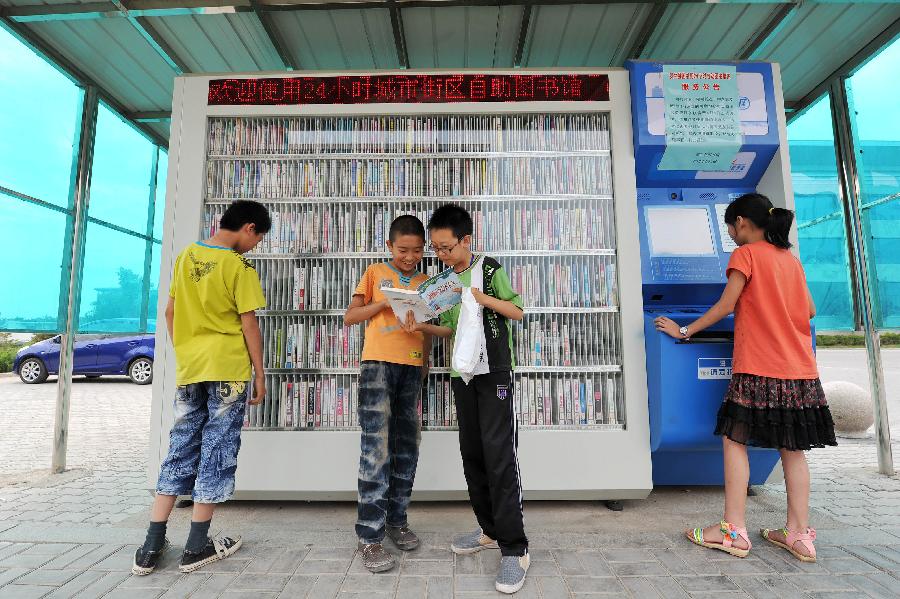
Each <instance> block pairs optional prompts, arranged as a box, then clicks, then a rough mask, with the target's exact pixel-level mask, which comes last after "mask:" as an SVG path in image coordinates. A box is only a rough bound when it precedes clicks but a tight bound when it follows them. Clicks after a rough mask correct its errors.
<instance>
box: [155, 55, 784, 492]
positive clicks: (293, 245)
mask: <svg viewBox="0 0 900 599" xmlns="http://www.w3.org/2000/svg"><path fill="white" fill-rule="evenodd" d="M654 66H655V67H658V66H659V65H658V64H656V65H653V64H652V63H647V66H644V63H635V64H634V65H631V66H630V67H629V70H630V73H629V71H626V70H624V69H607V70H577V69H576V70H567V71H547V70H515V71H498V70H488V71H472V70H461V71H453V72H443V71H423V72H413V71H399V72H378V73H374V74H362V73H319V72H316V73H297V72H291V73H266V74H257V73H254V74H242V75H231V74H229V75H222V76H185V77H179V78H178V79H176V84H175V92H174V98H173V109H172V132H171V138H170V150H169V170H168V180H167V202H166V215H165V225H164V227H165V234H164V235H165V237H164V242H163V250H162V263H161V267H160V272H161V275H160V289H168V287H169V281H170V278H171V271H172V267H173V265H174V260H175V257H176V256H177V254H178V252H179V251H181V249H183V248H184V247H186V246H187V245H189V244H190V243H191V242H193V241H196V240H198V239H202V238H204V237H207V236H209V235H211V234H213V233H214V232H215V230H216V227H217V224H218V219H219V217H220V216H221V214H222V212H223V211H224V209H225V208H226V207H227V205H228V204H229V203H230V202H231V201H234V200H236V199H253V200H257V201H260V202H263V203H264V204H266V205H267V206H268V208H269V210H270V213H271V215H272V222H273V226H272V230H271V232H270V233H269V234H268V235H267V237H266V238H265V239H264V241H263V243H262V244H260V246H259V247H258V248H257V249H256V250H255V251H254V252H253V253H252V254H248V255H247V257H248V258H249V259H250V260H251V261H252V263H253V264H254V266H255V268H256V269H257V271H258V273H259V275H260V279H261V282H262V284H263V289H264V292H265V295H266V298H267V307H266V308H265V309H264V310H261V311H259V312H258V316H259V318H260V322H261V328H262V331H263V338H264V354H265V358H264V359H265V365H266V379H267V387H268V394H267V396H266V399H265V401H264V402H263V403H262V404H261V405H259V406H252V407H248V409H247V412H246V415H245V422H244V431H243V433H242V439H243V444H242V448H241V452H240V456H239V460H238V470H237V483H236V490H237V493H236V498H238V499H241V498H245V499H250V498H256V499H319V500H330V499H347V500H351V499H355V497H356V484H357V482H356V477H357V469H358V460H359V428H358V426H357V422H356V399H357V394H358V384H357V374H358V368H359V354H360V351H361V349H362V342H363V329H362V327H361V326H355V327H345V326H343V322H342V316H343V313H344V310H345V309H346V306H347V305H348V304H349V301H350V298H351V294H352V290H353V289H354V288H355V285H356V283H357V282H358V280H359V278H360V276H361V275H362V273H363V272H364V271H365V268H366V267H367V266H368V265H369V264H371V263H373V262H376V261H383V260H385V259H387V258H388V254H387V252H386V248H385V245H384V241H385V239H386V238H387V228H388V226H389V225H390V222H391V220H392V219H393V218H394V217H396V216H398V215H400V214H415V215H417V216H418V217H419V218H420V219H422V220H423V221H424V222H427V219H428V217H429V216H430V214H431V212H432V211H433V210H434V209H435V208H436V207H437V206H439V205H441V204H444V203H447V202H453V203H457V204H459V205H461V206H463V207H465V208H467V209H468V210H469V211H470V213H471V214H472V215H473V218H474V221H475V233H474V236H473V244H474V245H473V247H474V249H475V251H476V253H485V254H488V255H491V256H494V257H496V258H497V259H498V260H499V261H500V262H501V263H502V264H503V265H504V267H505V268H506V270H507V272H508V273H509V276H510V279H511V281H512V284H513V286H514V287H515V288H516V289H517V290H518V291H519V293H520V294H521V295H522V298H523V300H524V302H525V305H526V309H525V318H524V320H523V321H522V322H521V323H518V324H517V325H516V330H515V335H516V362H517V367H516V369H515V375H514V390H513V393H512V394H511V396H510V398H509V400H510V401H513V402H515V406H516V411H517V415H518V425H519V452H518V453H519V461H520V466H521V473H522V481H523V486H524V489H525V494H526V497H527V498H529V499H631V498H643V497H645V496H646V495H647V494H648V493H649V492H650V490H651V488H652V485H653V480H654V478H655V477H657V475H658V469H657V468H655V467H654V469H653V470H651V450H652V449H653V450H656V453H655V454H654V458H653V459H654V464H656V460H657V459H658V457H659V455H661V454H659V451H660V450H666V449H669V450H671V449H672V448H675V450H676V451H684V450H686V449H687V450H690V451H705V450H707V449H710V448H709V447H708V446H709V439H707V438H706V437H707V436H708V437H712V435H711V428H709V427H707V428H709V431H705V429H704V434H702V435H699V434H698V435H695V436H696V437H697V439H695V440H690V439H688V440H687V441H685V437H690V435H691V434H694V433H695V432H696V431H695V426H703V425H704V424H705V421H704V420H702V418H703V417H702V416H701V415H696V416H694V417H695V418H696V424H695V425H692V427H691V428H690V429H689V430H687V431H686V432H687V433H688V434H686V435H685V434H682V432H681V424H683V423H681V422H680V421H679V422H675V423H674V427H673V422H672V421H671V415H670V414H669V413H668V412H666V411H665V407H666V406H669V407H671V404H673V403H675V402H678V401H681V398H680V397H678V396H669V395H665V396H659V397H658V398H657V399H656V400H654V398H653V397H652V393H653V392H651V397H650V401H649V402H648V384H649V386H650V389H651V390H657V389H659V385H658V380H659V377H661V376H683V377H686V379H690V381H689V384H691V385H694V384H696V385H701V386H703V387H702V389H701V391H702V392H703V393H710V392H711V391H709V390H708V389H711V385H716V384H718V383H720V382H721V381H718V380H707V379H697V378H696V369H694V370H689V369H678V371H677V374H676V375H671V374H670V373H669V372H668V371H665V372H662V371H660V370H659V368H657V366H656V365H654V360H659V359H670V356H669V354H668V353H667V354H665V355H662V352H663V351H667V352H671V353H672V354H673V355H677V356H679V359H681V358H680V356H681V354H684V353H685V351H687V352H693V351H695V349H694V348H696V347H700V345H701V344H699V343H698V344H695V345H692V346H691V347H690V349H687V350H684V349H682V348H680V347H676V348H671V349H668V347H669V346H665V347H666V348H667V349H666V350H662V349H661V347H662V346H661V344H665V342H664V340H662V339H658V338H657V334H656V332H655V331H649V330H645V321H646V319H647V318H650V317H652V314H651V313H650V312H645V310H644V308H645V307H646V309H647V310H650V311H652V310H656V309H664V308H665V307H678V309H684V310H687V309H695V308H696V307H697V306H700V305H702V304H703V303H704V302H706V301H709V300H708V299H707V298H708V297H712V296H711V295H710V294H711V293H712V292H711V291H709V292H707V290H706V288H707V287H708V288H709V289H710V290H711V289H712V288H714V287H716V286H718V287H719V288H721V286H722V282H723V280H724V279H723V274H722V266H724V262H722V266H717V267H715V269H711V270H710V271H709V280H708V281H706V280H705V281H703V282H702V283H703V285H705V287H704V286H703V285H701V287H702V289H701V291H700V292H698V295H697V296H696V299H694V296H692V295H691V294H690V293H689V292H688V290H687V287H688V286H689V285H697V284H698V282H699V280H698V279H691V280H689V281H686V282H679V283H674V282H673V281H672V279H671V276H670V275H662V277H663V278H659V279H658V280H656V279H653V278H652V277H651V273H653V272H654V268H656V267H655V266H654V265H655V264H656V260H657V257H656V256H652V257H651V256H650V255H648V253H647V252H648V248H649V249H652V246H648V235H647V232H646V230H645V227H647V226H648V225H647V216H646V212H645V211H646V210H647V209H648V208H651V207H652V206H651V205H652V203H653V202H654V201H657V203H658V204H659V206H660V208H667V209H668V208H674V207H676V206H677V207H679V208H683V207H689V206H701V207H705V206H713V208H710V211H709V215H710V216H709V223H712V224H710V225H709V226H710V227H712V229H711V230H712V231H713V232H712V233H710V236H712V235H717V233H715V231H717V230H718V229H717V228H716V225H715V224H714V223H716V222H717V221H716V220H715V218H716V216H715V215H716V213H715V211H714V210H715V209H714V205H715V203H716V202H717V201H718V202H719V203H720V202H721V201H726V200H725V199H724V198H726V197H727V194H728V193H734V192H735V190H736V189H745V188H752V187H753V186H754V182H753V181H755V179H753V178H752V177H751V178H748V179H746V180H740V181H739V182H735V185H734V187H733V188H732V187H730V186H729V187H728V189H727V190H725V189H723V184H722V183H721V182H719V183H717V184H716V185H712V181H703V183H702V184H699V185H695V181H697V179H695V178H693V177H686V176H683V175H684V173H681V175H682V176H683V178H681V179H677V180H676V179H671V180H665V181H658V180H657V179H653V178H652V177H650V173H651V171H652V170H653V168H652V166H650V167H647V164H648V161H649V162H652V160H653V158H652V156H649V157H646V156H648V155H647V154H646V152H649V153H650V154H652V153H653V152H654V151H658V150H659V147H658V145H659V136H658V135H656V136H654V135H653V131H654V130H652V129H651V130H646V127H647V114H648V111H647V110H646V109H645V108H643V107H644V106H649V105H651V104H652V102H651V100H653V99H654V97H652V96H651V95H650V94H649V93H648V94H645V95H641V94H644V91H643V90H644V87H642V86H640V85H638V86H636V83H635V81H636V79H637V76H636V74H635V73H636V72H635V69H636V68H640V69H643V68H648V69H649V70H648V71H647V72H649V71H650V70H652V69H653V67H654ZM743 66H747V65H739V67H738V69H739V70H740V69H741V68H742V67H743ZM761 67H765V68H764V69H763V72H764V73H768V75H765V76H764V80H765V82H766V83H765V89H766V93H767V94H769V95H768V96H766V100H767V102H768V103H767V104H766V107H765V110H766V111H767V112H766V115H767V116H766V117H765V118H766V119H768V121H767V122H768V123H769V124H770V125H769V127H770V128H769V132H768V134H767V135H766V136H765V143H764V144H762V145H765V144H770V145H771V144H772V143H774V146H773V147H772V148H771V152H769V155H768V158H766V157H765V156H764V155H763V154H764V153H765V151H763V152H761V153H759V155H758V156H757V157H756V158H754V159H751V162H752V165H753V167H754V168H753V169H751V171H752V172H758V171H759V170H760V169H761V170H762V171H766V166H767V165H768V159H770V158H771V157H772V154H774V155H775V156H776V158H778V156H779V155H781V154H782V150H781V149H780V146H778V142H777V140H778V139H779V131H780V138H781V139H783V138H784V122H783V121H784V119H783V118H780V119H776V117H775V116H774V115H775V114H779V115H780V114H782V112H781V106H780V97H781V96H780V89H779V88H778V79H777V71H775V72H774V73H773V71H772V69H771V67H769V66H768V65H755V66H754V68H761ZM766 69H768V70H766ZM629 74H631V82H629ZM773 85H774V87H773ZM635 97H638V98H640V100H641V101H637V100H635V99H634V98H635ZM645 98H646V100H647V101H646V102H644V101H643V100H644V99H645ZM776 98H777V101H778V102H779V104H778V105H777V106H776V105H775V102H776ZM633 109H634V110H635V113H634V114H635V119H634V121H635V125H636V126H637V127H643V128H639V129H635V130H634V131H633V130H632V110H633ZM642 110H643V113H642V112H641V111H642ZM650 114H652V113H650ZM662 139H663V144H664V137H663V138H662ZM771 140H775V141H774V142H772V141H771ZM743 151H744V149H743V148H742V152H743ZM750 151H753V150H750ZM766 151H767V150H766ZM635 157H637V158H638V161H637V162H636V161H635ZM781 159H782V161H783V163H782V164H781V167H780V169H781V170H779V172H778V174H777V175H775V174H770V172H772V173H774V171H775V170H776V169H775V162H776V161H772V166H771V167H769V169H768V171H766V175H765V176H764V177H762V179H763V181H764V182H765V181H769V183H768V184H767V186H769V187H771V188H772V189H764V188H763V183H759V188H760V189H761V190H762V191H764V192H765V193H768V194H769V195H770V197H772V198H773V201H775V202H776V203H778V202H779V201H780V202H781V203H782V204H783V203H784V201H785V198H786V197H789V195H790V194H789V192H786V189H787V188H786V185H787V183H786V181H785V177H786V174H787V170H786V167H787V162H786V161H787V159H786V154H784V155H782V156H781ZM763 162H765V163H766V164H762V163H763ZM760 165H761V166H760ZM671 173H672V171H669V172H668V173H667V176H668V175H670V174H671ZM730 182H731V181H730ZM779 186H780V187H779ZM675 189H678V190H680V191H679V198H683V199H682V200H680V201H679V203H675V202H670V201H669V200H667V201H660V198H662V199H665V198H663V196H660V195H659V193H666V194H670V193H673V191H672V190H675ZM659 190H662V191H661V192H660V191H659ZM695 191H696V193H695ZM705 193H712V194H713V199H715V198H718V200H716V201H708V198H707V196H705V195H703V194H705ZM722 194H725V195H722ZM654 218H655V216H651V217H650V221H651V224H650V226H651V227H652V226H653V225H652V222H653V219H654ZM684 220H685V221H686V222H692V223H693V222H695V221H697V222H699V220H700V219H699V218H697V217H696V216H691V217H687V218H685V219H684ZM649 239H651V240H652V235H651V236H650V237H649ZM711 239H713V240H716V243H717V244H718V239H719V238H718V237H711ZM719 249H720V245H716V252H717V253H716V256H717V259H718V260H720V261H722V260H726V261H727V256H726V255H725V254H723V253H721V252H720V251H719ZM442 268H443V267H442V266H441V265H440V264H439V262H438V261H437V260H436V258H435V257H434V256H433V254H431V252H426V258H425V260H423V263H422V266H421V270H422V271H423V272H426V273H429V274H432V273H436V272H438V271H439V270H440V269H442ZM666 272H669V271H666ZM667 276H668V277H669V278H665V277H667ZM673 283H674V284H673ZM670 289H671V290H673V291H677V290H681V291H680V292H672V291H670ZM703 293H706V295H703ZM657 295H661V296H662V297H661V298H659V299H658V300H655V299H654V300H651V299H650V298H654V297H656V296H657ZM688 298H691V299H688ZM165 301H166V295H165V294H160V304H159V312H160V322H163V319H162V312H163V310H164V306H165ZM645 341H646V344H647V349H648V353H646V354H645ZM705 345H709V346H710V348H712V347H713V344H712V343H710V344H705ZM726 347H728V348H729V349H728V352H727V353H723V352H724V351H725V348H726ZM710 351H712V350H710ZM679 352H680V353H679ZM720 354H721V355H720ZM449 357H450V346H449V344H447V343H437V342H436V343H435V346H434V348H433V352H432V364H433V366H432V368H431V372H430V374H429V377H428V384H427V386H426V387H425V389H424V390H423V393H422V397H421V400H420V408H419V409H420V413H421V414H422V422H423V432H422V444H421V454H420V459H419V467H418V472H417V475H416V481H415V490H414V496H415V498H417V499H461V498H465V497H466V486H465V480H464V477H463V474H462V465H461V461H460V458H459V450H458V440H457V433H456V431H455V407H454V406H453V401H452V395H451V393H450V385H449V368H448V366H449ZM704 357H706V354H704ZM710 357H714V358H723V359H724V358H726V357H730V346H727V345H726V344H722V347H721V350H720V349H719V348H718V347H716V349H715V351H713V352H712V354H710ZM691 359H692V358H691ZM684 360H688V358H684ZM707 383H711V385H710V386H707ZM687 385H688V383H686V384H685V389H687ZM175 386H176V383H175V357H174V351H173V349H172V346H171V343H170V341H169V339H168V336H167V333H166V330H165V328H164V327H160V328H159V329H158V331H157V356H156V372H155V377H154V388H153V406H152V431H153V432H152V434H151V450H150V453H151V456H150V457H151V459H150V460H149V466H148V482H149V483H150V484H151V485H152V484H155V481H156V478H157V475H158V471H159V465H160V463H161V461H162V459H163V458H164V457H165V454H166V451H167V448H168V433H169V430H170V428H171V424H172V421H173V417H174V415H173V406H172V402H173V398H174V396H175ZM668 386H669V387H674V386H675V385H668ZM658 392H659V393H662V392H663V391H662V390H661V389H659V391H658ZM715 392H716V393H717V397H716V398H715V399H712V398H710V399H709V400H708V401H706V403H707V404H708V407H709V409H711V410H712V416H710V417H709V418H710V419H712V418H714V414H715V406H716V405H717V403H718V401H721V396H722V393H721V392H720V391H719V390H718V389H717V390H716V391H715ZM698 401H699V400H698ZM648 408H649V410H648ZM661 408H663V409H662V410H661ZM676 429H677V430H678V431H679V432H678V433H677V434H676V436H672V435H673V433H672V432H671V431H674V430H676ZM713 439H714V438H713ZM673 440H674V441H673ZM685 443H687V444H685ZM711 453H715V451H714V450H712V451H711ZM689 457H691V458H693V457H695V456H694V455H693V454H691V456H689ZM665 459H670V458H665ZM719 460H720V461H721V456H719ZM678 461H679V460H678V458H677V456H676V457H675V458H674V462H678ZM678 468H681V466H677V467H676V466H666V468H665V470H666V471H671V472H673V476H675V477H676V479H677V478H678V476H679V475H678V474H677V472H676V471H677V470H678ZM683 471H684V472H688V471H689V469H688V468H687V467H685V468H684V469H683ZM682 482H683V483H685V484H690V483H692V482H693V481H691V480H686V479H685V480H683V481H682ZM656 483H657V484H668V482H667V481H664V480H661V479H659V478H657V479H656Z"/></svg>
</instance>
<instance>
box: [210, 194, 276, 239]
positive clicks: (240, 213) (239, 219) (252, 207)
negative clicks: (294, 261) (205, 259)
mask: <svg viewBox="0 0 900 599" xmlns="http://www.w3.org/2000/svg"><path fill="white" fill-rule="evenodd" d="M248 223H250V224H253V225H255V226H256V232H257V233H260V234H262V235H265V234H266V233H268V232H269V229H271V228H272V219H271V218H270V217H269V211H268V210H267V209H266V207H265V206H263V205H262V204H260V203H259V202H254V201H252V200H237V201H235V202H232V203H231V205H230V206H228V209H227V210H225V214H223V215H222V219H221V220H220V221H219V228H221V229H227V230H229V231H240V230H241V227H243V226H244V225H246V224H248Z"/></svg>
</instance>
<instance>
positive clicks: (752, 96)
mask: <svg viewBox="0 0 900 599" xmlns="http://www.w3.org/2000/svg"><path fill="white" fill-rule="evenodd" d="M666 64H697V63H696V62H694V63H690V62H681V63H668V62H667V63H666ZM701 64H728V65H734V66H735V67H736V70H737V73H738V91H739V93H740V94H741V98H740V104H739V107H738V108H739V114H740V117H741V132H742V133H743V144H742V145H741V149H740V151H739V152H738V155H737V156H736V157H735V159H734V161H733V164H732V167H731V170H730V171H728V172H703V171H661V170H659V169H658V167H659V161H660V159H661V158H662V155H663V152H664V151H665V149H666V132H665V116H664V115H665V101H664V99H663V92H662V90H663V85H662V70H663V65H662V63H660V62H653V61H628V62H626V64H625V66H626V68H627V69H628V70H629V71H630V75H631V77H630V78H631V108H632V119H633V120H632V122H633V127H634V155H635V163H636V169H635V171H636V173H635V174H636V176H637V184H638V187H662V186H669V185H680V186H685V187H723V186H736V187H754V186H755V185H756V184H757V183H758V182H759V179H760V178H761V177H762V175H763V173H764V172H765V171H766V168H768V166H769V162H771V160H772V157H773V156H774V155H775V152H776V150H777V149H778V121H777V119H776V116H775V115H776V114H777V111H776V109H775V90H774V86H773V81H772V65H770V64H768V63H761V62H760V63H757V62H749V63H735V62H713V61H702V63H701Z"/></svg>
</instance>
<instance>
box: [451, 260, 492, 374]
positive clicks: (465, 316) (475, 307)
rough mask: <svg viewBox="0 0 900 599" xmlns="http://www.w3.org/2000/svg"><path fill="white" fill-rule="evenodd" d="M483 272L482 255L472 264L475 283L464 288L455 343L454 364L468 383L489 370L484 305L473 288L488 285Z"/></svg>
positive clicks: (479, 288)
mask: <svg viewBox="0 0 900 599" xmlns="http://www.w3.org/2000/svg"><path fill="white" fill-rule="evenodd" d="M483 272H484V271H483V270H482V266H481V258H478V260H477V261H476V262H475V264H473V265H472V283H471V287H466V288H464V289H463V292H462V306H461V307H460V310H459V320H458V321H457V323H456V339H455V341H454V343H453V357H452V359H451V364H452V366H453V370H455V371H456V372H458V373H459V376H460V378H462V380H463V382H464V383H465V384H467V385H468V384H469V381H471V380H472V377H473V376H475V375H477V374H486V373H488V372H489V368H488V363H487V356H486V353H487V352H486V351H485V344H484V320H483V312H484V308H483V307H482V306H481V304H479V303H478V302H476V301H475V296H474V295H472V289H473V288H474V289H478V290H481V288H482V286H483V285H484V275H483Z"/></svg>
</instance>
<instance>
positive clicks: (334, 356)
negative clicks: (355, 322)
mask: <svg viewBox="0 0 900 599" xmlns="http://www.w3.org/2000/svg"><path fill="white" fill-rule="evenodd" d="M260 330H261V331H262V334H263V364H265V367H266V368H358V367H359V358H360V354H361V353H362V348H363V328H362V327H361V326H352V327H347V326H344V324H343V321H342V319H341V318H340V317H334V316H310V317H307V318H304V319H302V320H299V319H297V320H293V321H292V322H291V323H290V324H285V321H284V319H280V318H279V319H267V318H265V319H262V321H261V323H260Z"/></svg>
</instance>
